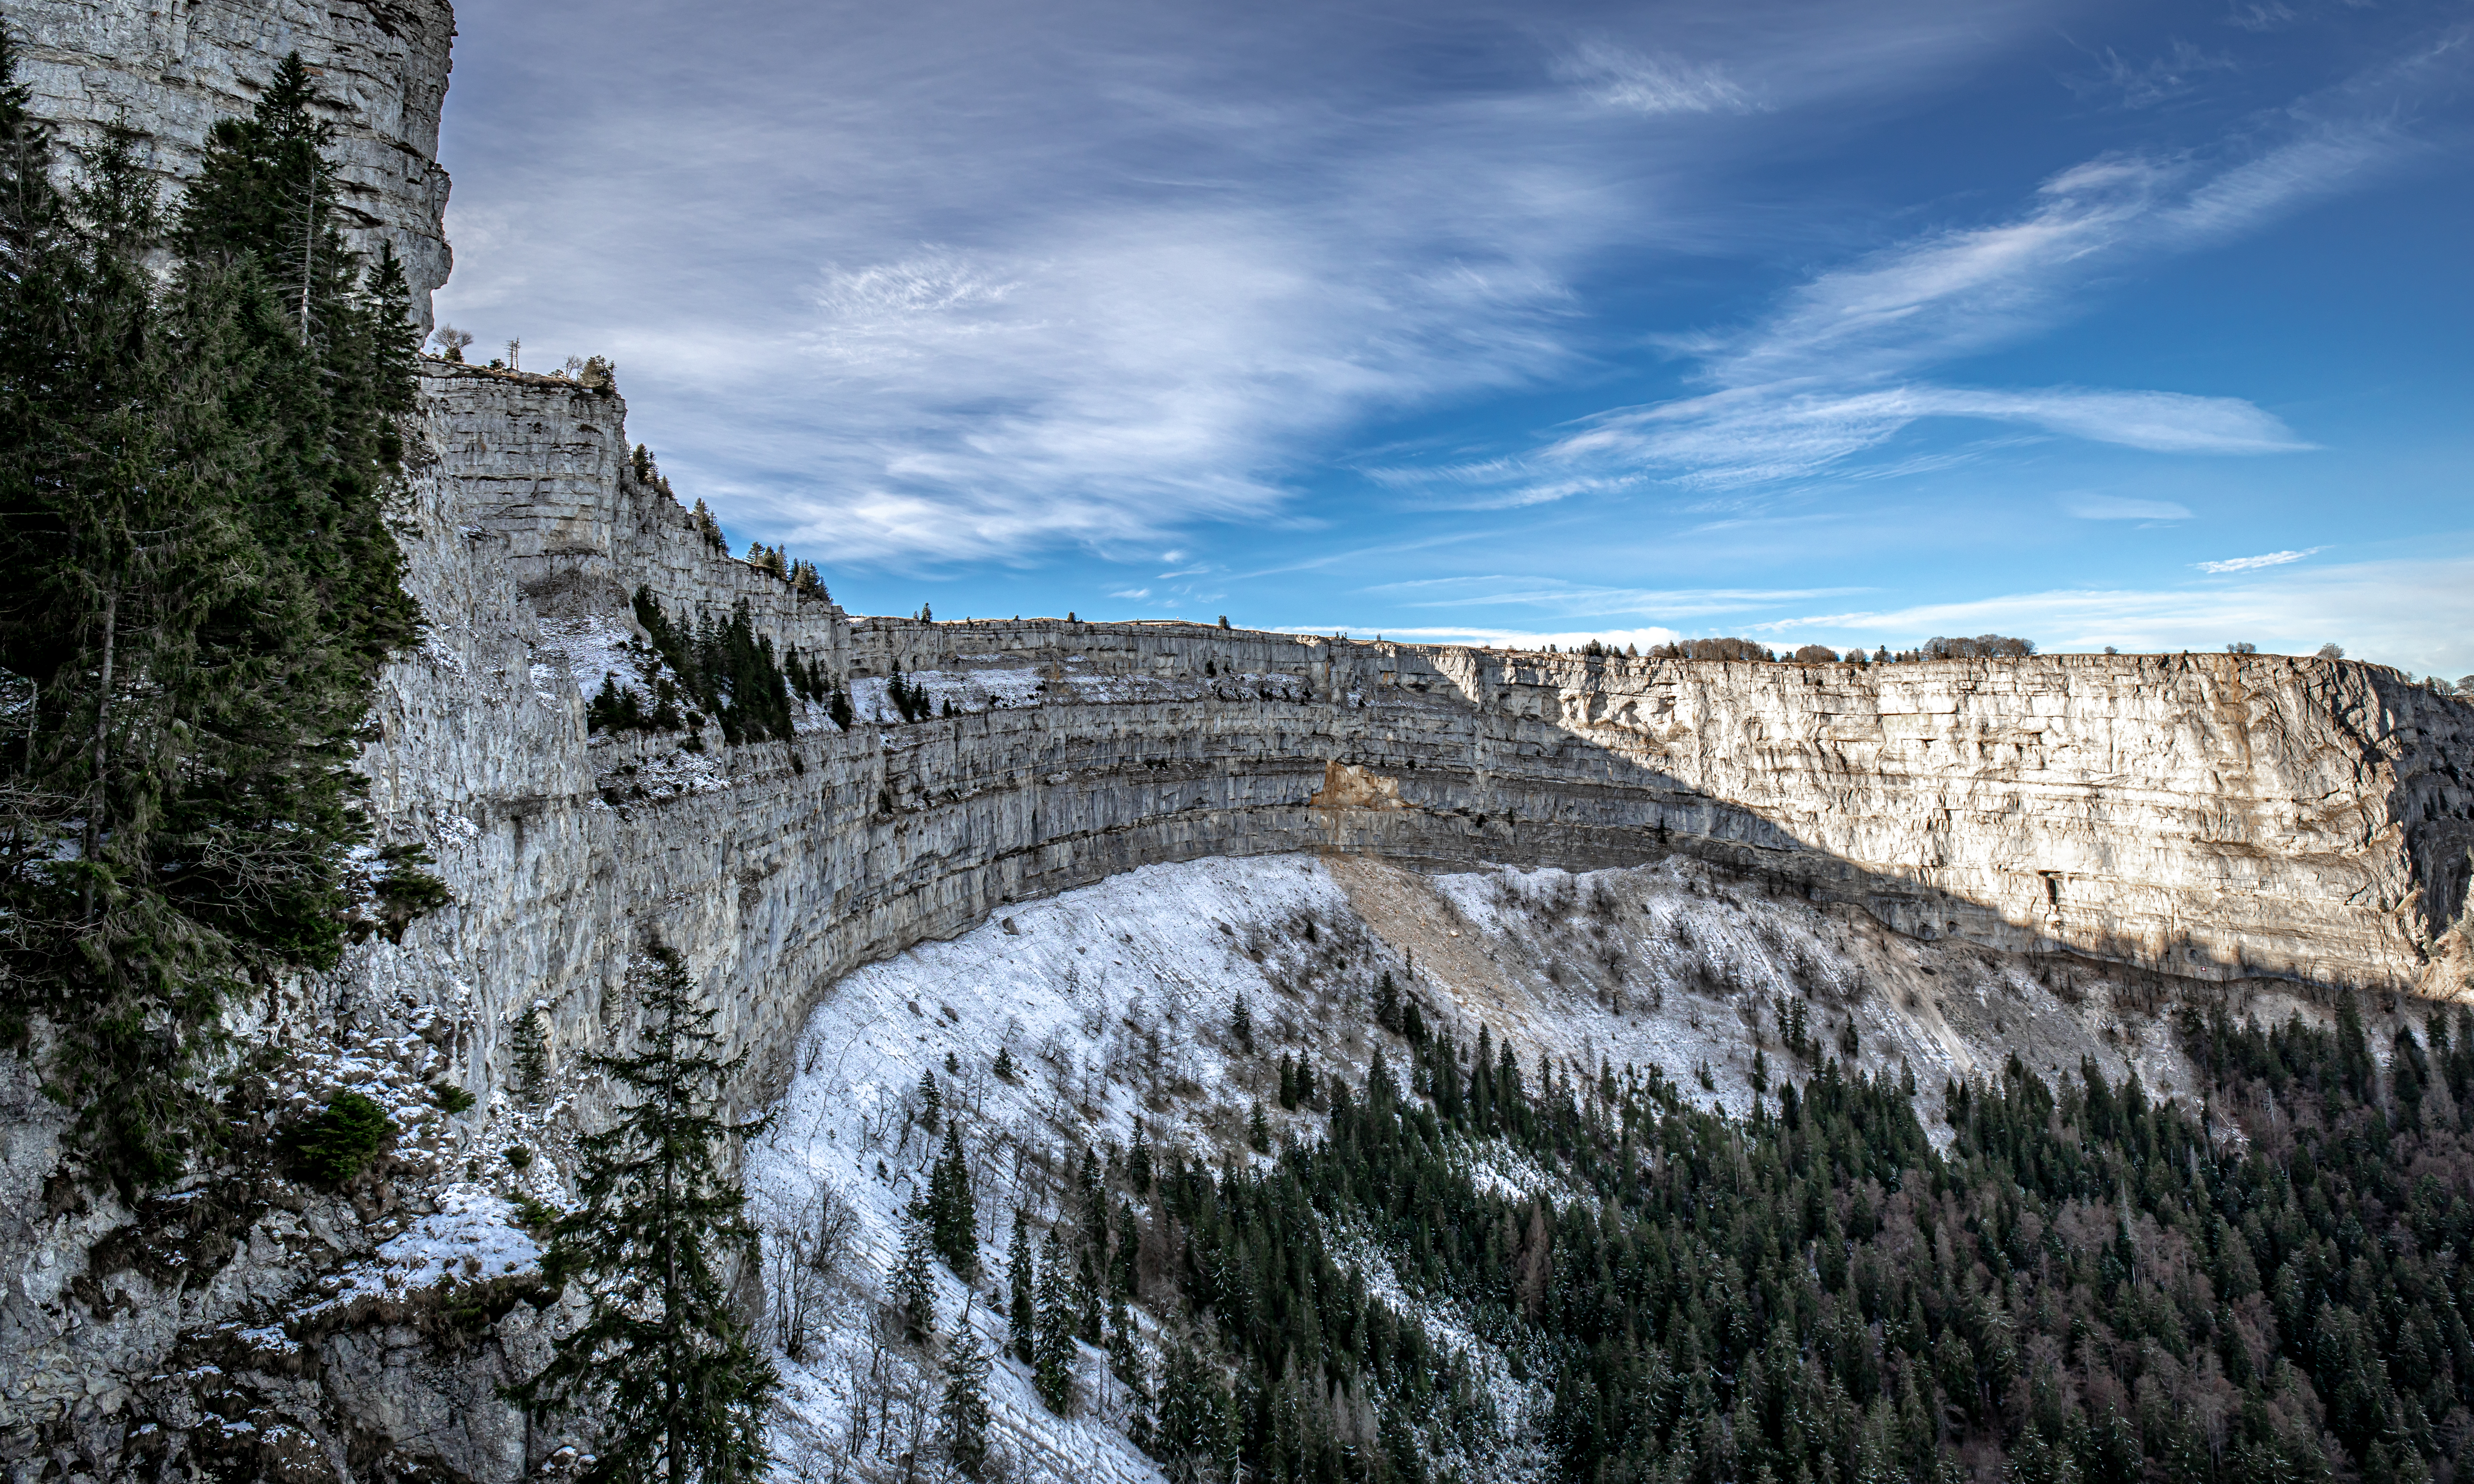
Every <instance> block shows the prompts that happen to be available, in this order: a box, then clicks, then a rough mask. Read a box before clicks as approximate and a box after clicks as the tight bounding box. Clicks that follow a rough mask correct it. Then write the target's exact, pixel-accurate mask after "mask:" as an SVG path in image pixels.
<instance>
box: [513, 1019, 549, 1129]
mask: <svg viewBox="0 0 2474 1484" xmlns="http://www.w3.org/2000/svg"><path fill="white" fill-rule="evenodd" d="M514 1040H515V1058H514V1065H512V1066H510V1067H509V1068H508V1070H509V1072H510V1074H511V1077H512V1080H513V1081H514V1083H515V1085H516V1092H517V1094H518V1095H519V1096H521V1097H522V1098H523V1100H524V1101H525V1102H527V1103H538V1102H540V1101H541V1098H542V1093H543V1092H545V1091H546V1090H547V1089H548V1087H549V1016H548V1014H547V1013H546V1012H545V1011H544V1010H543V1009H542V1005H541V1001H539V1000H535V1001H533V1004H532V1008H530V1009H528V1010H526V1011H525V1012H524V1013H523V1014H522V1015H521V1017H517V1020H516V1024H515V1036H514Z"/></svg>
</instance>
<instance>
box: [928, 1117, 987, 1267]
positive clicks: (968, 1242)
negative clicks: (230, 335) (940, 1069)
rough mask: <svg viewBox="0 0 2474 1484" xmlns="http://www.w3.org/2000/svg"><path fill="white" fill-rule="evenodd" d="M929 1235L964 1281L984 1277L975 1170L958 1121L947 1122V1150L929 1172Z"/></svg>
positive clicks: (930, 1239)
mask: <svg viewBox="0 0 2474 1484" xmlns="http://www.w3.org/2000/svg"><path fill="white" fill-rule="evenodd" d="M928 1238H929V1242H930V1244H931V1245H932V1246H934V1248H935V1249H936V1256H938V1257H942V1258H944V1259H945V1264H946V1266H948V1267H950V1268H952V1269H953V1270H954V1272H955V1274H956V1276H958V1277H959V1278H960V1279H961V1280H962V1281H965V1282H968V1281H971V1280H973V1279H975V1278H978V1277H979V1276H980V1217H979V1208H978V1206H977V1204H976V1203H974V1202H973V1201H972V1199H971V1171H970V1166H969V1165H968V1163H967V1162H965V1161H964V1160H963V1158H962V1128H961V1125H960V1123H959V1122H958V1121H953V1120H948V1121H947V1122H946V1124H945V1148H944V1151H943V1153H941V1154H939V1155H938V1156H937V1158H936V1165H935V1168H934V1169H933V1170H931V1171H930V1172H929V1176H928Z"/></svg>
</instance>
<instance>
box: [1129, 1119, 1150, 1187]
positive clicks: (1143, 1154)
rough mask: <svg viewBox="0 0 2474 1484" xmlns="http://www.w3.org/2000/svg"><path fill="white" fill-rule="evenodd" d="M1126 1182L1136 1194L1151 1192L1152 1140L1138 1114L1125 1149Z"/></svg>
mask: <svg viewBox="0 0 2474 1484" xmlns="http://www.w3.org/2000/svg"><path fill="white" fill-rule="evenodd" d="M1126 1184H1127V1185H1131V1186H1132V1187H1133V1191H1134V1194H1136V1195H1144V1196H1147V1195H1149V1194H1151V1193H1152V1142H1151V1137H1150V1136H1149V1135H1148V1134H1147V1133H1146V1132H1145V1131H1144V1129H1143V1120H1142V1118H1141V1117H1140V1116H1139V1115H1137V1116H1136V1117H1135V1119H1134V1141H1133V1144H1132V1145H1131V1147H1129V1148H1128V1149H1127V1151H1126Z"/></svg>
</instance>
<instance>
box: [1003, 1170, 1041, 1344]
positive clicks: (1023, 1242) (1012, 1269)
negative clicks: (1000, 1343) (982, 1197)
mask: <svg viewBox="0 0 2474 1484" xmlns="http://www.w3.org/2000/svg"><path fill="white" fill-rule="evenodd" d="M1038 1284H1039V1276H1038V1273H1037V1271H1036V1269H1035V1268H1034V1266H1033V1263H1032V1258H1031V1224H1030V1223H1029V1222H1028V1221H1026V1220H1025V1219H1024V1217H1023V1213H1022V1212H1021V1211H1020V1210H1019V1209H1017V1210H1016V1211H1015V1212H1014V1213H1013V1241H1012V1243H1011V1244H1010V1245H1008V1246H1007V1249H1006V1293H1007V1301H1006V1335H1007V1339H1008V1340H1009V1341H1010V1342H1011V1346H1010V1348H1011V1349H1012V1351H1013V1356H1014V1358H1015V1359H1016V1360H1019V1361H1021V1362H1022V1363H1023V1364H1024V1365H1030V1364H1031V1361H1032V1358H1033V1355H1034V1353H1035V1347H1036V1345H1037V1343H1038V1335H1039V1308H1038V1298H1037V1293H1038Z"/></svg>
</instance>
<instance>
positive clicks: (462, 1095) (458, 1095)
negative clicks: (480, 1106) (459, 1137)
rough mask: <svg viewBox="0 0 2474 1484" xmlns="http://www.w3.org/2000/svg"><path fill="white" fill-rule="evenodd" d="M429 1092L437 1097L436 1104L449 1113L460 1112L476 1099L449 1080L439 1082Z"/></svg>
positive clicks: (471, 1104) (470, 1105)
mask: <svg viewBox="0 0 2474 1484" xmlns="http://www.w3.org/2000/svg"><path fill="white" fill-rule="evenodd" d="M429 1092H430V1095H431V1096H432V1097H435V1098H436V1099H438V1106H439V1107H440V1108H441V1109H443V1110H445V1111H446V1112H447V1113H462V1112H464V1111H465V1110H467V1109H469V1108H471V1107H472V1106H473V1103H475V1102H477V1101H478V1099H476V1098H475V1097H473V1094H472V1093H471V1092H470V1091H467V1090H466V1089H462V1088H459V1087H457V1086H455V1084H453V1083H451V1082H442V1083H439V1084H437V1085H435V1086H434V1087H432V1088H431V1089H429Z"/></svg>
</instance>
